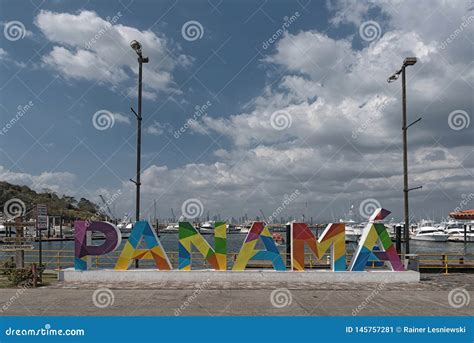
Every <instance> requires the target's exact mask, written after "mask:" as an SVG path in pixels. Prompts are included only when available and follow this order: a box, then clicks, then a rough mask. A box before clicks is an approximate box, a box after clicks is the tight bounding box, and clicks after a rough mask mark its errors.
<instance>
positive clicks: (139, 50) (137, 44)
mask: <svg viewBox="0 0 474 343" xmlns="http://www.w3.org/2000/svg"><path fill="white" fill-rule="evenodd" d="M130 47H131V48H132V49H133V50H135V52H136V53H137V54H138V55H141V53H142V45H141V44H140V42H139V41H136V40H132V41H131V42H130Z"/></svg>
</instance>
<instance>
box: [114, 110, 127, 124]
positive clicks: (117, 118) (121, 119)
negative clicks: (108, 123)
mask: <svg viewBox="0 0 474 343" xmlns="http://www.w3.org/2000/svg"><path fill="white" fill-rule="evenodd" d="M112 115H113V116H114V120H115V121H116V122H117V123H123V124H130V123H131V121H130V117H129V116H126V115H123V114H121V113H117V112H115V113H112Z"/></svg>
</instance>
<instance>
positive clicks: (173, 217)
mask: <svg viewBox="0 0 474 343" xmlns="http://www.w3.org/2000/svg"><path fill="white" fill-rule="evenodd" d="M171 219H172V221H173V223H174V222H176V220H175V215H174V211H173V208H171Z"/></svg>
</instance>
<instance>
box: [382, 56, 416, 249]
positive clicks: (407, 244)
mask: <svg viewBox="0 0 474 343" xmlns="http://www.w3.org/2000/svg"><path fill="white" fill-rule="evenodd" d="M415 63H416V57H407V58H405V60H404V61H403V65H402V67H401V68H400V69H399V70H398V71H396V72H395V73H394V74H393V75H391V76H390V77H389V78H388V79H387V82H388V83H390V82H393V81H395V80H397V79H398V77H399V76H400V74H402V122H403V126H402V131H403V199H404V208H405V211H404V212H405V227H404V231H403V236H404V238H405V254H409V253H410V232H409V229H410V218H409V216H410V214H409V208H408V192H409V191H411V190H413V189H419V188H421V187H416V188H412V189H410V188H408V156H407V150H408V146H407V145H408V144H407V129H408V128H409V127H410V126H412V125H413V124H415V123H416V122H418V121H420V120H421V118H420V119H417V120H416V121H414V122H413V123H411V124H410V125H408V126H407V92H406V75H405V74H406V73H405V69H406V67H407V66H412V65H414V64H415ZM398 237H399V236H398ZM399 245H400V244H399V242H397V246H399Z"/></svg>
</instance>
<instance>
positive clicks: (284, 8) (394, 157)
mask: <svg viewBox="0 0 474 343" xmlns="http://www.w3.org/2000/svg"><path fill="white" fill-rule="evenodd" d="M39 4H40V2H38V3H36V2H34V1H31V2H30V1H13V0H11V1H6V0H2V1H1V2H0V24H1V27H2V29H3V30H2V33H3V35H2V36H1V40H0V42H1V45H0V73H1V93H0V94H1V95H0V97H1V98H0V100H1V101H0V103H1V104H0V180H3V181H8V182H11V183H15V184H26V185H29V186H31V187H33V188H35V189H37V190H42V189H45V188H47V189H51V190H53V191H56V192H58V193H59V194H72V195H75V196H85V197H87V198H89V199H91V200H93V201H96V202H97V203H98V202H99V198H98V195H99V194H103V195H104V196H105V197H106V198H109V199H110V198H113V199H115V200H114V204H113V207H114V208H115V212H116V215H117V216H123V215H124V213H126V212H128V213H132V214H133V212H134V190H135V186H134V184H132V183H131V182H130V181H129V179H130V178H133V177H134V174H135V144H136V133H135V130H136V122H135V117H134V116H133V114H132V113H131V112H130V106H134V107H136V100H137V96H136V94H137V87H136V83H137V73H138V67H137V59H136V55H135V53H134V52H133V51H132V50H131V49H130V47H129V42H130V41H131V40H133V39H136V40H138V41H140V42H141V43H142V45H143V52H144V54H145V55H147V56H148V57H149V59H150V62H149V63H148V64H146V65H145V66H144V94H143V96H144V104H143V117H144V120H143V131H144V132H143V155H142V156H143V158H142V166H143V169H142V173H143V174H142V203H143V206H142V207H143V216H145V217H148V216H149V215H153V201H154V199H156V203H157V209H158V216H159V217H161V218H169V217H170V216H171V213H170V212H171V210H170V209H171V208H173V209H174V211H175V212H176V215H179V214H181V213H182V211H183V210H184V209H183V204H188V205H189V204H190V206H189V209H186V211H187V210H190V211H192V210H194V209H195V208H194V207H193V206H192V205H194V204H197V205H198V213H199V214H202V216H207V212H208V211H209V212H210V214H211V216H212V215H216V214H218V213H219V214H220V215H221V217H222V218H227V217H231V216H234V217H236V218H237V217H239V216H242V215H244V214H245V213H246V214H247V215H248V216H249V217H255V216H257V215H260V213H259V212H260V211H259V210H260V209H262V210H263V211H264V213H265V214H266V216H270V215H271V214H272V213H273V212H275V213H276V215H275V217H276V218H278V220H279V219H280V217H288V216H293V217H295V218H300V217H301V216H302V215H303V214H304V215H305V216H306V218H310V217H313V220H314V221H329V220H338V219H339V218H341V217H343V216H344V214H345V213H348V212H349V209H350V208H351V206H353V212H354V215H355V216H356V217H359V218H361V217H364V216H366V215H367V212H369V211H370V210H371V209H372V208H373V207H374V206H376V205H379V204H380V205H382V206H383V207H385V208H388V209H390V210H391V211H392V212H393V217H394V218H395V219H397V220H398V219H401V216H402V214H403V211H402V209H403V198H402V194H403V193H402V189H403V180H402V131H401V126H402V123H401V80H397V81H396V82H393V83H390V84H389V83H387V81H386V80H387V78H388V76H390V75H391V74H392V73H393V72H395V71H396V70H398V69H399V68H400V66H401V64H402V62H403V59H404V58H405V57H407V56H416V57H417V58H418V62H417V63H416V65H414V66H410V67H408V68H407V85H408V86H407V87H408V88H407V94H408V121H409V122H412V121H414V120H416V119H418V118H419V117H422V118H423V120H422V121H421V122H419V123H417V124H415V125H414V126H412V127H410V129H409V170H410V177H409V186H410V187H417V186H421V185H422V186H423V189H421V190H415V191H413V192H410V200H411V211H412V214H413V215H414V216H415V218H417V219H420V218H426V217H435V218H440V217H443V216H446V215H447V213H448V212H449V211H451V210H453V209H454V208H473V207H474V194H473V192H474V179H473V175H474V153H473V142H474V141H473V137H474V136H473V133H474V129H473V127H474V123H471V119H472V120H474V119H473V118H472V117H473V113H474V106H473V87H474V68H473V56H474V50H473V42H474V34H473V33H474V3H473V2H472V1H427V0H425V1H402V0H394V1H377V2H375V1H367V2H363V1H357V2H353V1H342V0H341V1H337V0H334V1H307V0H300V1H271V2H270V1H226V2H223V1H217V0H212V1H211V0H209V1H204V0H203V1H160V2H159V3H157V2H151V1H139V0H135V1H133V0H131V1H129V0H123V1H119V2H116V3H113V2H109V1H107V2H105V1H103V2H89V1H50V2H44V3H41V5H39ZM38 5H39V7H37V6H38ZM117 194H120V196H117ZM471 201H472V203H471ZM185 214H186V213H185Z"/></svg>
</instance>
